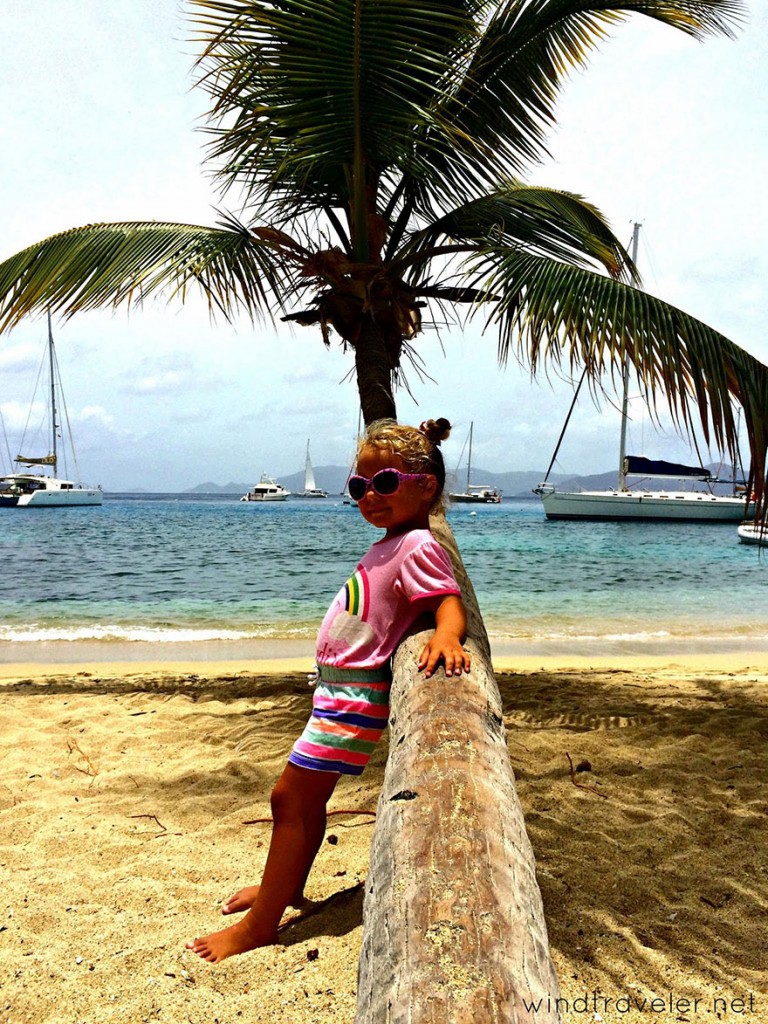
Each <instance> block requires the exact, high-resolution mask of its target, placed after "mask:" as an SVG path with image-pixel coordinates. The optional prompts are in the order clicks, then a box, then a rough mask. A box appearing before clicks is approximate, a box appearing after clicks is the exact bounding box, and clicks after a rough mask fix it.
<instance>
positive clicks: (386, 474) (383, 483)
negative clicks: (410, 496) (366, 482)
mask: <svg viewBox="0 0 768 1024" xmlns="http://www.w3.org/2000/svg"><path fill="white" fill-rule="evenodd" d="M371 483H372V484H373V487H374V490H376V491H378V492H379V494H394V493H395V491H396V490H397V488H398V487H399V486H400V477H399V476H398V475H397V473H396V472H395V470H394V469H380V470H379V472H378V473H376V475H375V476H374V478H373V480H372V481H371Z"/></svg>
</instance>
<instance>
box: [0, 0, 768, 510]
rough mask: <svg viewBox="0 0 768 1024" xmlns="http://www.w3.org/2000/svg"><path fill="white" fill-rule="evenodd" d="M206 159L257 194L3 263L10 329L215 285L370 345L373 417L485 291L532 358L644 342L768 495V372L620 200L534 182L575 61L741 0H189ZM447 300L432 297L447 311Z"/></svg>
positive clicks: (233, 309) (258, 306)
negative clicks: (651, 291)
mask: <svg viewBox="0 0 768 1024" xmlns="http://www.w3.org/2000/svg"><path fill="white" fill-rule="evenodd" d="M191 8H192V14H193V24H194V27H195V32H196V35H197V38H198V42H199V44H200V47H201V56H200V58H199V61H198V67H199V71H200V84H201V85H202V87H203V88H204V89H206V90H207V91H208V92H209V94H210V95H211V97H212V108H211V111H210V120H209V125H208V128H207V130H208V131H209V133H210V159H211V162H212V165H213V168H214V171H215V174H216V175H217V177H218V179H219V181H220V184H221V186H222V190H223V192H225V193H227V192H228V191H229V192H231V191H233V190H237V194H238V196H239V197H241V198H240V203H241V207H242V211H241V213H240V214H239V216H238V217H237V218H235V217H234V216H233V215H231V214H225V215H221V216H220V220H219V223H218V224H217V225H216V226H214V227H206V226H198V225H183V224H161V223H155V222H152V223H145V224H141V223H131V224H111V225H89V226H87V227H84V228H78V229H74V230H72V231H69V232H65V233H63V234H60V235H56V236H54V237H52V238H49V239H46V240H45V241H43V242H40V243H37V244H36V245H32V246H30V247H29V248H28V249H25V250H24V251H23V252H21V253H18V254H17V255H15V256H12V257H10V258H9V259H7V260H6V261H5V262H4V263H2V264H0V330H2V329H7V328H9V327H10V326H12V325H13V324H15V323H16V322H17V321H18V320H19V319H20V318H21V317H22V316H24V315H25V314H26V313H28V312H29V311H31V310H33V309H35V308H44V307H48V308H53V309H54V310H59V311H62V312H64V313H66V314H67V315H72V314H73V313H75V312H77V311H79V310H82V309H87V308H91V307H93V306H98V305H103V304H119V303H121V302H134V301H138V300H140V299H141V298H143V297H144V296H145V295H147V294H150V293H152V292H154V291H156V290H158V289H165V290H168V291H170V293H171V294H172V295H177V296H179V297H181V298H182V299H183V298H184V296H185V294H186V292H187V290H188V288H189V287H190V286H191V285H193V284H194V285H196V286H197V287H199V288H200V289H202V291H203V293H204V294H205V295H206V296H207V299H208V302H209V304H210V307H211V309H212V311H214V312H219V313H221V314H223V315H224V316H227V317H229V316H233V315H235V314H236V313H237V312H238V311H244V312H245V313H246V314H248V315H250V316H251V317H258V316H261V315H265V314H266V315H281V316H282V317H283V319H285V320H291V321H294V322H297V323H300V324H316V325H318V326H319V327H320V330H321V332H322V337H323V339H324V341H325V342H326V343H329V342H330V340H331V337H332V335H333V333H334V332H335V334H337V335H338V336H339V337H340V339H341V342H342V344H343V345H344V346H345V347H346V348H349V349H350V350H352V351H353V353H354V358H355V367H356V372H357V379H358V387H359V391H360V398H361V404H362V408H363V413H364V416H365V420H366V422H370V421H371V420H372V419H375V418H378V417H380V416H391V415H394V414H395V402H394V397H393V396H394V387H395V385H396V383H397V381H398V379H399V377H400V375H401V373H402V363H403V359H404V357H405V356H411V358H413V359H416V360H418V350H417V348H416V346H417V344H418V342H417V340H416V339H417V336H418V334H419V332H420V331H421V329H422V327H423V321H426V320H427V318H428V317H429V316H435V312H434V311H435V310H440V312H441V313H445V311H447V310H449V309H451V308H453V307H455V306H456V305H457V304H466V307H465V308H466V309H467V311H468V314H469V315H473V314H476V313H477V312H480V313H481V315H483V316H484V317H485V318H486V319H487V320H489V321H490V322H492V323H494V324H495V325H496V326H497V328H498V332H499V354H500V357H501V358H502V360H503V359H505V358H506V357H507V356H508V354H509V353H510V352H511V351H512V350H513V349H516V350H517V352H518V353H519V354H520V355H522V356H523V357H524V358H525V359H527V360H528V361H529V362H530V363H531V365H532V367H533V369H534V370H535V369H536V368H537V367H538V366H540V365H542V364H544V363H552V362H555V363H563V362H565V363H566V364H568V365H569V366H570V367H571V368H572V369H573V370H577V369H578V368H580V367H582V366H584V367H586V368H587V371H588V373H589V374H590V376H591V378H592V379H593V380H595V381H599V380H600V378H601V377H604V376H606V375H609V376H610V375H613V374H615V373H616V371H617V368H618V367H620V366H622V365H623V364H624V362H625V361H628V362H629V363H630V364H631V365H632V366H633V367H634V370H635V372H636V374H637V377H638V380H639V382H640V384H641V386H642V388H643V390H644V393H645V394H646V397H647V398H648V400H649V402H650V403H651V404H654V403H655V402H656V401H657V398H658V396H659V395H660V394H664V395H665V396H666V398H667V400H668V401H669V404H670V407H671V409H672V411H673V415H674V416H675V418H676V421H677V422H678V424H679V425H680V426H681V427H683V428H689V427H691V426H692V424H693V422H694V419H696V420H698V421H700V422H701V424H702V426H703V431H704V435H705V438H706V440H707V441H708V442H710V441H711V442H714V443H716V444H717V445H718V446H720V447H729V448H731V450H732V449H733V445H734V443H735V439H736V424H735V417H734V414H733V409H732V405H731V398H735V399H736V400H737V401H738V402H739V403H740V404H741V406H742V407H743V410H744V419H745V424H746V428H747V431H748V435H749V440H750V447H751V449H752V458H753V470H754V471H755V472H756V476H757V479H756V487H757V490H758V494H759V496H760V500H761V506H762V493H763V485H764V478H765V469H766V448H768V423H767V422H766V416H765V410H766V409H768V370H767V369H766V367H764V366H763V365H762V364H761V363H759V362H758V361H757V360H755V359H754V358H752V357H751V356H749V355H748V354H747V353H746V352H744V351H743V350H742V349H740V348H739V347H738V346H736V345H735V344H734V343H733V342H730V341H729V340H728V339H726V338H724V337H723V336H722V335H720V334H718V333H717V332H716V331H714V330H712V329H711V328H709V327H707V326H706V325H704V324H702V323H700V322H699V321H697V320H696V319H695V318H693V317H691V316H688V315H686V314H685V313H683V312H681V311H680V310H677V309H675V308H674V307H671V306H669V305H668V304H666V303H664V302H661V301H659V300H657V299H654V298H653V297H651V296H649V295H647V294H645V293H644V292H642V291H640V290H639V289H638V287H637V285H638V280H637V274H636V270H635V268H634V267H633V265H632V263H631V260H630V259H629V256H628V254H627V253H626V251H625V249H624V247H623V246H622V245H621V243H620V242H619V241H618V239H617V238H616V237H615V235H614V234H613V232H612V231H611V229H610V228H609V226H608V225H607V223H606V222H605V220H604V218H603V217H602V215H601V214H600V212H599V211H598V210H597V209H596V208H595V207H594V206H593V205H591V204H590V203H588V202H587V201H586V200H584V199H583V198H581V197H580V196H578V195H575V194H573V193H567V192H563V191H555V190H551V189H546V188H541V187H537V186H535V185H532V184H529V183H526V182H525V181H524V180H523V176H524V175H526V174H527V173H528V172H529V171H530V169H531V168H532V166H533V165H535V164H536V162H537V161H539V160H540V159H541V158H542V157H543V156H545V155H546V140H547V134H548V131H549V130H550V128H551V126H552V124H553V123H554V120H555V103H556V99H557V96H558V93H559V90H560V88H561V85H562V84H563V82H564V80H565V78H566V76H567V74H568V72H569V71H571V70H572V69H573V68H574V67H577V66H579V65H581V64H583V63H584V62H585V61H586V59H587V57H588V56H589V53H590V51H591V50H592V49H593V48H594V46H595V45H596V44H597V43H598V42H599V41H600V40H601V39H602V38H603V37H604V36H605V34H606V33H607V32H608V31H609V30H610V29H612V28H613V27H615V26H616V24H617V23H618V22H620V21H621V20H623V19H625V18H626V17H628V16H629V15H631V14H633V13H638V14H643V15H645V16H647V17H651V18H654V19H656V20H658V21H660V22H663V23H665V24H668V25H670V26H672V27H675V28H678V29H680V30H682V31H684V32H687V33H689V34H691V35H693V36H696V37H701V36H705V35H707V34H712V33H730V32H731V31H732V30H733V28H734V27H735V26H736V25H737V23H738V20H739V17H740V16H741V5H740V3H739V2H737V0H619V2H615V0H614V2H610V0H272V2H266V0H191ZM430 311H433V312H430Z"/></svg>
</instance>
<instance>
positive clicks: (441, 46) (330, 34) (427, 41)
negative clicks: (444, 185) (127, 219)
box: [193, 0, 487, 206]
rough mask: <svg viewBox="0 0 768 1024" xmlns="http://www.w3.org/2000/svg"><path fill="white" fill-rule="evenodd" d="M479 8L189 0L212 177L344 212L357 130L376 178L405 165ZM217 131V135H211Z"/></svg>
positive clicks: (439, 0) (433, 1) (444, 1)
mask: <svg viewBox="0 0 768 1024" xmlns="http://www.w3.org/2000/svg"><path fill="white" fill-rule="evenodd" d="M486 6H487V0H388V2H386V3H374V2H371V0H281V2H280V3H269V2H266V0H194V5H193V7H194V10H195V12H196V13H195V17H194V24H195V25H196V27H197V30H198V32H199V34H200V39H201V41H202V42H203V43H204V45H205V50H204V52H203V55H202V57H201V58H200V61H199V66H200V69H201V71H202V78H201V80H200V81H201V84H202V85H203V87H204V88H205V89H207V90H208V92H209V93H210V94H211V95H212V97H213V101H214V105H213V108H212V111H211V116H212V120H213V122H214V128H213V132H214V141H213V144H212V148H211V153H212V156H213V158H214V160H218V161H220V167H221V169H220V177H221V179H222V181H223V182H224V183H225V184H227V185H230V184H238V185H243V186H245V188H246V189H247V190H248V191H249V192H250V193H251V194H253V193H254V192H255V191H258V190H263V192H264V194H273V193H274V192H275V191H278V192H280V193H281V194H283V195H286V194H287V195H289V196H291V197H292V198H294V197H295V196H296V194H297V193H300V194H301V195H302V196H304V197H305V198H306V200H307V201H309V202H312V201H313V199H314V201H316V202H320V201H321V200H322V202H328V200H329V199H331V200H333V201H334V202H335V204H336V205H337V206H344V205H345V203H346V199H347V198H348V196H349V191H350V181H349V177H348V174H349V172H351V169H352V166H353V162H354V152H355V141H356V131H357V130H359V131H360V132H361V136H362V137H361V142H362V149H363V152H364V154H365V162H366V168H367V170H368V173H369V174H370V175H371V177H372V180H373V179H375V177H376V175H377V174H379V173H380V172H381V171H382V170H383V169H384V168H385V167H387V166H389V165H392V164H395V165H398V164H399V163H400V162H401V161H406V162H407V161H408V159H409V154H411V153H412V151H413V150H414V145H413V143H414V137H413V128H414V126H417V125H420V124H422V123H423V121H424V117H425V115H424V111H425V110H426V109H427V107H428V106H429V105H430V104H433V105H434V104H436V103H437V102H438V100H439V94H440V90H441V89H442V87H443V77H444V73H445V68H446V66H447V65H449V64H450V63H451V62H452V61H453V59H454V53H455V51H457V50H458V51H460V52H462V51H466V50H467V49H468V48H469V46H470V40H471V39H472V38H473V37H474V34H475V31H476V19H477V17H478V16H480V15H481V14H482V12H483V11H484V9H485V7H486ZM216 125H218V126H219V127H215V126H216Z"/></svg>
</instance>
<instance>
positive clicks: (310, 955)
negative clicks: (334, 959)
mask: <svg viewBox="0 0 768 1024" xmlns="http://www.w3.org/2000/svg"><path fill="white" fill-rule="evenodd" d="M319 956H320V950H319V949H308V950H307V960H309V961H310V962H312V961H313V960H317V958H318V957H319Z"/></svg>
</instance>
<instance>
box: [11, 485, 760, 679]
mask: <svg viewBox="0 0 768 1024" xmlns="http://www.w3.org/2000/svg"><path fill="white" fill-rule="evenodd" d="M448 518H449V522H450V524H451V526H452V528H453V530H454V533H455V535H456V539H457V541H458V543H459V546H460V549H461V551H462V555H463V558H464V561H465V564H466V566H467V570H468V572H469V574H470V577H471V579H472V581H473V583H474V586H475V590H476V592H477V596H478V600H479V603H480V608H481V610H482V612H483V615H484V618H485V622H486V625H487V627H488V631H489V634H490V636H491V641H492V645H493V647H494V650H495V651H504V652H507V651H508V652H514V651H516V650H521V651H529V652H534V653H535V652H538V651H541V652H542V653H556V654H557V653H568V654H590V653H622V652H626V653H629V654H636V653H643V652H646V653H656V652H661V653H674V652H676V651H679V652H688V653H707V652H709V651H728V650H737V649H742V650H762V649H768V555H767V554H761V553H760V552H759V550H758V549H757V548H754V547H747V546H745V545H742V544H739V543H738V539H737V536H736V529H735V526H734V525H733V524H730V525H728V524H726V525H720V524H711V525H710V524H686V523H569V522H548V521H547V520H546V519H545V517H544V513H543V511H542V508H541V505H540V504H539V502H538V500H531V501H525V500H517V501H515V500H507V499H505V500H504V501H503V503H502V504H501V505H496V506H493V505H487V506H475V507H471V506H466V505H464V506H454V507H453V508H452V509H450V510H449V512H448ZM375 539H377V531H375V530H374V529H373V528H372V527H371V526H369V525H368V524H367V523H365V522H364V521H363V519H362V517H361V516H360V514H359V513H358V511H357V509H356V508H355V507H354V506H351V505H345V504H343V503H342V502H341V499H339V498H336V499H334V498H329V499H327V500H317V501H313V500H288V501H286V502H279V503H269V504H258V503H253V502H250V503H245V502H240V501H238V500H237V496H220V495H216V496H213V495H211V496H201V495H185V494H172V495H168V494H166V495H107V496H106V497H105V501H104V505H103V506H102V507H101V508H98V507H97V508H93V507H85V508H70V509H37V510H35V509H29V510H24V511H22V510H18V509H12V508H11V509H0V548H1V549H2V565H3V569H2V572H0V660H1V661H6V662H8V661H14V662H15V661H24V660H26V659H27V658H28V657H29V655H30V653H31V651H32V649H33V647H34V645H38V646H39V645H41V643H43V644H44V645H45V647H46V649H50V648H51V647H53V648H60V649H62V650H63V649H65V648H67V649H70V650H71V649H72V648H73V647H75V646H77V641H90V642H94V641H97V642H99V643H102V644H104V645H109V644H111V643H117V642H121V643H123V644H125V643H130V642H133V641H136V642H140V641H152V642H162V643H164V644H169V645H173V644H181V643H183V642H194V643H199V642H205V641H211V642H215V641H227V642H237V641H245V640H249V641H254V640H302V641H309V642H311V640H312V639H313V637H314V635H315V633H316V630H317V627H318V625H319V623H320V620H321V618H322V616H323V614H324V612H325V610H326V608H327V606H328V604H329V603H330V601H331V599H332V597H333V596H334V594H335V593H336V591H337V590H338V588H339V587H340V586H341V585H342V584H343V583H344V581H345V580H346V579H347V578H348V577H349V575H350V574H351V571H352V570H353V569H354V566H355V564H356V560H357V558H358V557H359V556H360V555H361V554H362V553H363V552H364V551H365V550H366V548H367V547H368V545H369V544H370V543H371V542H372V541H373V540H375Z"/></svg>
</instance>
